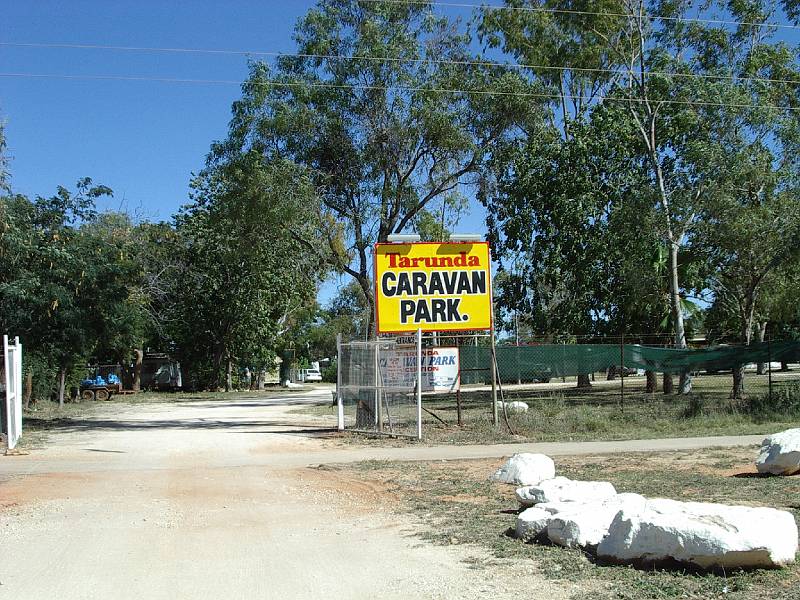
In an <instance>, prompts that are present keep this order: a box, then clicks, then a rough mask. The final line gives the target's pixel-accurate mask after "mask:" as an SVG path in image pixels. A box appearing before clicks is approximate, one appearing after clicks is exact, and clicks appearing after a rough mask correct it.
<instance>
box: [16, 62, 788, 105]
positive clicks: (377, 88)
mask: <svg viewBox="0 0 800 600" xmlns="http://www.w3.org/2000/svg"><path fill="white" fill-rule="evenodd" d="M0 77H20V78H28V79H67V80H93V81H97V80H102V81H148V82H158V83H191V84H227V85H242V84H244V83H248V84H249V85H261V86H268V87H290V88H291V87H311V88H323V89H341V90H344V89H359V90H366V91H403V92H425V93H435V94H466V95H469V94H472V95H476V96H501V97H503V96H505V97H517V98H545V99H551V100H557V99H561V98H562V97H563V98H566V99H569V100H580V101H584V102H591V101H605V100H608V101H619V102H635V103H638V104H642V103H646V102H650V103H653V104H674V105H680V106H708V107H728V108H753V109H762V110H766V109H770V110H788V111H792V112H794V111H800V106H778V105H774V104H747V103H738V102H709V101H705V100H698V101H690V100H653V99H644V98H622V97H617V96H601V95H597V96H579V95H574V94H564V95H563V96H562V95H557V94H542V93H538V92H504V91H498V90H475V89H472V90H470V89H458V88H430V87H425V86H404V85H396V86H383V85H368V84H351V83H348V84H342V83H325V82H304V81H276V80H269V81H257V82H252V81H250V82H244V81H238V80H233V79H181V78H174V77H133V76H125V75H59V74H51V73H9V72H0Z"/></svg>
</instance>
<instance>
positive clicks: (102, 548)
mask: <svg viewBox="0 0 800 600" xmlns="http://www.w3.org/2000/svg"><path fill="white" fill-rule="evenodd" d="M329 398H330V392H329V391H328V390H318V391H316V392H311V393H300V394H281V395H275V396H273V397H268V396H258V397H252V396H250V397H248V395H246V394H245V395H242V396H240V397H238V399H236V400H226V401H195V402H183V403H174V404H146V405H136V406H134V405H106V406H103V407H101V410H99V411H98V412H97V413H96V414H95V415H94V416H92V417H90V418H85V419H80V420H73V421H71V422H69V423H67V424H62V425H61V426H59V428H58V429H57V430H56V431H54V432H53V433H52V435H50V436H49V439H48V441H47V443H46V444H45V445H44V446H43V447H42V448H37V449H34V450H33V451H32V452H31V454H30V455H28V456H18V457H0V540H2V544H3V545H2V548H3V549H2V551H0V556H2V560H0V598H14V599H17V598H19V599H25V600H37V599H47V600H51V599H53V598H59V599H60V600H71V599H87V600H88V599H95V598H102V599H104V600H106V599H108V598H114V599H127V598H136V599H142V598H146V599H148V600H150V599H160V598H169V599H170V600H178V599H183V598H191V599H194V598H214V599H217V598H226V599H231V598H259V599H261V598H281V599H283V598H307V597H311V596H319V595H323V594H324V595H326V596H327V597H330V598H480V597H486V596H491V597H493V598H512V597H514V598H516V597H518V596H519V593H520V591H524V593H525V595H527V596H530V597H544V596H546V597H548V598H549V599H552V600H557V599H558V598H567V597H569V596H570V595H571V591H572V585H573V584H571V583H570V582H566V581H564V582H554V581H552V580H546V579H544V578H543V577H542V576H540V575H537V573H536V565H534V564H531V563H530V562H528V563H511V564H509V563H508V562H505V563H504V564H503V565H502V567H493V566H489V567H486V566H484V567H483V568H480V569H475V568H474V565H475V563H476V562H477V563H479V564H484V565H485V564H486V561H487V560H489V559H490V558H491V557H488V556H486V555H485V554H482V551H480V550H478V549H472V548H468V547H464V546H448V547H442V546H432V545H430V544H427V543H425V542H422V541H421V540H420V538H419V537H418V536H416V535H415V534H416V533H417V532H418V531H419V529H418V527H419V526H418V525H417V524H416V523H415V522H414V521H412V520H411V517H408V516H405V515H403V514H402V513H401V512H400V511H395V510H394V508H395V499H394V498H393V497H391V496H390V495H389V494H387V493H386V492H385V491H384V490H382V489H378V488H371V487H369V486H368V485H367V484H365V483H363V482H362V481H357V480H352V479H347V476H345V475H343V474H341V473H337V472H331V471H328V470H324V469H318V468H314V467H313V465H318V464H322V463H336V462H351V461H356V460H364V459H368V458H376V459H386V460H430V459H458V458H479V457H501V456H504V455H508V454H511V453H513V452H516V451H537V452H548V453H550V454H553V455H566V454H573V455H574V454H597V453H601V452H613V451H626V452H628V451H637V450H640V451H641V450H653V449H662V450H667V449H680V448H683V449H689V448H699V447H709V446H736V445H749V444H752V443H756V442H757V441H759V440H760V436H744V437H740V438H690V439H679V440H647V441H632V442H597V443H583V444H575V443H572V444H569V443H567V444H517V445H510V444H506V445H497V446H460V447H456V446H450V447H426V446H415V445H409V446H406V447H399V448H375V447H363V448H357V447H356V448H353V447H342V446H341V444H339V443H337V442H336V441H335V440H334V439H333V432H332V431H331V430H330V427H331V425H332V423H331V422H330V421H328V420H325V419H321V418H317V419H315V418H313V417H310V416H306V415H298V414H292V412H291V411H292V409H293V408H295V407H296V406H297V405H300V404H304V403H311V402H316V403H320V402H325V401H327V399H329ZM500 533H501V532H498V534H500Z"/></svg>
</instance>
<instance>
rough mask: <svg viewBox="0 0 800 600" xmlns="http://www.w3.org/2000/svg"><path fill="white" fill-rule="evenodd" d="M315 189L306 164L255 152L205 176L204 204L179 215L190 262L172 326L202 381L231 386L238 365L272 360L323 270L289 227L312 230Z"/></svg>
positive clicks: (199, 190) (176, 294) (200, 196)
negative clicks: (285, 328) (266, 160)
mask: <svg viewBox="0 0 800 600" xmlns="http://www.w3.org/2000/svg"><path fill="white" fill-rule="evenodd" d="M313 194H314V190H313V186H312V183H311V180H310V178H309V177H308V176H307V174H305V172H304V170H303V169H302V168H299V167H297V166H296V165H293V164H291V163H288V162H285V161H279V160H276V161H274V162H273V163H271V164H265V163H264V158H263V157H262V156H260V155H258V154H256V153H252V152H251V153H247V154H242V155H240V156H239V157H238V158H237V159H235V160H234V159H233V158H231V159H230V160H229V161H228V162H226V163H225V164H224V165H216V166H211V167H209V168H208V169H206V170H205V171H204V172H203V173H202V174H201V175H200V176H199V177H198V179H197V181H196V182H195V192H194V202H193V203H192V204H190V205H189V206H187V207H186V208H185V209H184V210H183V212H182V213H181V214H180V215H179V216H178V217H177V231H178V233H179V239H180V240H181V244H182V245H183V248H182V252H183V258H182V260H183V265H184V267H183V269H182V271H181V272H180V273H179V274H178V277H177V279H176V281H175V282H174V287H173V290H172V294H171V311H172V314H171V316H170V325H169V329H170V333H171V338H172V339H173V340H174V343H175V344H176V346H177V348H176V350H177V355H178V357H179V358H181V359H182V362H185V363H186V364H187V367H190V368H191V369H192V370H193V371H194V380H195V381H196V384H197V385H201V386H203V387H209V386H210V387H222V386H224V387H225V388H226V389H230V387H231V384H232V375H233V369H234V367H236V365H237V364H241V365H242V366H243V367H244V366H247V367H250V368H257V369H261V368H264V367H266V366H271V364H272V359H273V358H274V355H275V349H276V347H277V345H278V337H279V335H280V334H281V333H282V327H283V324H284V323H285V322H286V320H287V318H288V317H289V315H290V314H291V313H292V312H293V311H295V310H297V309H298V308H300V307H303V306H305V305H306V304H307V303H308V301H309V299H310V297H312V296H313V294H314V293H315V290H316V283H317V282H318V280H319V278H320V277H321V274H322V272H323V270H322V268H321V265H320V262H319V260H318V259H317V257H316V256H315V255H314V254H312V253H310V252H309V251H308V249H307V248H305V247H304V246H303V245H302V244H301V243H300V242H298V241H297V239H296V238H295V237H293V236H291V235H289V234H288V231H289V230H290V229H291V230H292V231H294V232H302V233H303V234H304V235H307V236H310V233H309V232H308V229H309V228H310V227H312V226H313V225H312V224H313V222H314V215H313V214H312V213H311V209H312V207H313Z"/></svg>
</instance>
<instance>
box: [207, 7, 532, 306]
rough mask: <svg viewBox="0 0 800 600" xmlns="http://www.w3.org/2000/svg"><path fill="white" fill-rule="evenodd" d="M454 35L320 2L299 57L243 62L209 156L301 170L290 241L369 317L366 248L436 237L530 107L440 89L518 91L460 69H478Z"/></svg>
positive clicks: (480, 72)
mask: <svg viewBox="0 0 800 600" xmlns="http://www.w3.org/2000/svg"><path fill="white" fill-rule="evenodd" d="M459 29H460V27H459V26H458V24H457V23H453V22H451V21H450V20H448V19H447V18H445V17H441V16H437V15H436V14H435V13H433V12H432V11H431V10H430V8H429V7H427V6H425V5H424V4H415V3H409V4H405V3H386V4H381V3H355V2H352V1H351V0H323V1H320V2H319V3H318V4H317V6H316V7H315V8H313V9H312V10H310V11H309V12H308V13H307V14H306V15H305V16H304V17H303V18H301V19H300V20H299V21H298V23H297V25H296V28H295V40H296V42H297V52H298V53H300V54H299V56H292V57H282V58H280V59H279V60H278V61H277V65H276V66H275V67H274V68H271V67H269V66H268V65H267V64H265V63H260V62H256V63H253V64H251V71H250V77H249V78H248V80H247V82H246V83H245V85H244V86H243V97H242V99H241V100H239V101H237V102H236V103H235V104H234V109H233V119H232V121H231V126H230V131H229V135H228V139H227V140H225V142H223V143H221V144H218V145H217V146H216V147H215V149H214V154H213V157H212V158H213V162H214V164H225V163H227V162H229V161H230V160H231V159H232V157H234V159H235V157H236V156H238V155H240V154H243V153H244V154H247V153H254V154H257V155H258V156H260V157H264V159H265V160H266V162H267V163H270V162H272V161H275V160H288V161H291V162H292V163H294V164H295V165H302V167H303V168H305V169H307V172H308V174H309V177H310V178H311V181H312V182H313V186H314V189H315V191H316V199H317V200H316V202H315V203H314V204H313V207H314V210H315V216H316V218H315V219H314V220H313V221H312V223H313V224H314V226H315V229H313V230H307V231H300V232H294V233H295V236H296V238H297V239H299V240H302V241H303V243H304V244H305V245H306V247H307V249H308V250H309V251H311V252H313V253H315V254H316V255H317V256H318V257H319V258H320V260H322V261H324V262H326V263H327V264H329V265H330V266H331V267H332V268H333V269H334V270H336V271H338V272H340V273H346V274H348V275H349V276H352V277H353V278H354V279H355V280H356V281H357V282H358V285H359V289H360V292H361V293H362V294H363V295H364V300H365V302H366V304H367V305H368V306H370V307H371V306H372V305H373V297H372V293H373V292H372V284H371V273H372V268H371V258H370V254H371V247H372V244H373V243H374V242H376V241H386V239H387V236H388V235H390V234H392V233H400V232H403V231H406V230H409V229H411V228H416V229H417V230H418V231H419V232H420V233H421V234H423V235H425V236H426V237H427V238H438V237H441V236H442V235H443V234H444V233H445V232H444V231H442V230H443V229H444V228H446V227H447V226H448V223H449V222H452V220H453V219H454V218H455V217H456V216H457V215H458V206H459V205H460V204H461V200H460V198H461V196H460V195H459V194H458V192H459V188H460V187H461V186H463V185H469V184H474V183H476V181H477V180H478V179H480V178H481V176H482V175H483V174H484V171H485V169H484V167H485V163H486V161H487V159H488V157H489V156H490V155H491V153H492V151H493V147H494V145H495V144H496V143H497V142H499V140H501V139H502V138H503V136H504V135H506V133H507V132H508V130H509V129H510V127H511V126H512V125H513V124H515V123H517V122H519V120H520V118H521V117H522V116H524V115H526V114H528V113H529V112H530V111H531V109H532V108H535V107H532V106H531V105H530V103H529V102H528V101H527V100H526V99H523V98H518V97H515V96H514V95H509V96H505V97H503V99H502V102H499V101H497V100H496V99H493V98H491V97H487V96H486V95H485V94H470V93H469V92H468V91H465V92H462V93H440V92H437V91H436V90H438V89H442V88H445V89H462V90H470V89H473V88H474V89H486V88H492V89H496V90H499V91H503V92H515V91H518V90H521V89H522V88H523V87H524V86H523V83H522V81H521V80H520V78H519V77H518V76H517V75H516V74H514V73H513V72H510V71H508V70H498V69H490V68H483V67H481V66H480V65H473V64H468V63H471V62H474V60H475V59H476V58H478V57H475V56H473V55H472V52H471V48H470V46H471V40H470V36H469V35H468V34H467V33H465V32H463V31H460V30H459ZM327 56H330V57H331V58H327ZM339 56H348V57H353V56H356V57H381V58H385V59H387V60H380V61H378V60H370V59H368V58H364V59H353V58H348V59H347V60H342V59H340V58H338V57H339ZM429 59H430V60H436V61H441V60H444V61H449V62H447V63H439V64H436V65H434V64H433V63H431V62H429ZM272 81H280V82H285V83H286V85H285V86H284V85H273V84H272V83H270V82H272ZM309 132H313V135H309ZM443 206H444V209H445V213H446V214H445V226H444V227H442V226H441V212H440V211H441V209H442V207H443ZM437 214H438V215H439V217H438V221H439V225H436V219H437V217H436V216H435V215H437Z"/></svg>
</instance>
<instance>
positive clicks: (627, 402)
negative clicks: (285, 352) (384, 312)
mask: <svg viewBox="0 0 800 600" xmlns="http://www.w3.org/2000/svg"><path fill="white" fill-rule="evenodd" d="M424 345H425V346H426V347H427V350H426V349H425V348H423V349H422V356H423V364H427V363H426V360H427V359H426V358H425V353H426V351H427V352H430V351H431V348H430V346H447V347H451V346H456V347H457V348H458V355H459V361H458V362H459V374H458V380H459V385H455V386H453V388H452V391H450V392H445V393H442V392H441V390H439V391H438V392H436V393H434V392H433V391H430V389H429V388H428V387H427V384H423V390H422V393H421V407H420V406H418V405H417V390H416V380H415V377H414V371H415V368H416V367H415V365H416V349H415V348H414V347H409V346H399V345H397V344H396V343H394V342H393V341H392V340H380V341H378V342H352V343H348V344H342V345H341V350H340V354H339V356H340V360H339V372H340V375H339V386H338V387H339V397H340V399H341V408H340V411H341V412H340V423H341V426H340V428H343V429H346V430H348V429H349V430H358V431H366V432H370V433H389V434H392V435H400V436H403V435H408V436H414V437H417V436H416V432H417V431H421V429H422V428H425V429H426V434H425V436H426V438H427V437H429V435H428V432H430V433H433V434H435V435H433V436H432V439H442V440H444V439H448V437H454V436H455V437H457V436H458V435H459V434H458V432H460V431H466V430H470V429H472V430H473V431H474V430H475V429H481V428H485V429H486V430H487V432H488V431H489V430H492V429H494V428H495V427H496V425H497V423H496V422H495V420H494V416H493V415H494V411H493V408H494V407H493V394H492V388H491V380H492V359H491V356H492V350H491V345H490V343H489V339H488V338H487V337H485V336H474V337H470V336H461V337H458V338H455V337H454V338H452V339H451V338H448V337H443V336H440V337H439V338H435V337H432V338H427V337H426V338H424ZM495 352H496V356H497V391H496V397H497V399H498V403H499V406H500V407H501V409H500V411H499V414H500V415H501V416H506V417H508V418H507V419H503V420H504V421H505V422H506V424H507V425H508V426H509V427H508V429H511V430H512V431H513V432H514V433H518V434H521V435H523V436H524V437H526V438H528V439H542V440H545V439H595V438H597V437H600V436H601V435H606V436H607V437H613V436H615V435H616V432H620V434H621V435H625V436H628V437H630V436H639V435H641V436H642V437H652V436H653V435H656V434H658V435H664V436H668V435H680V434H681V432H682V428H689V429H691V431H692V435H694V434H697V435H703V434H707V435H713V434H715V433H717V434H723V433H727V432H728V431H729V430H730V426H731V424H732V423H734V422H735V424H736V427H738V428H739V429H742V428H743V427H744V429H747V424H748V423H751V424H753V432H755V430H756V429H758V427H757V426H758V424H759V423H763V422H768V421H769V422H776V423H777V422H788V423H792V422H796V421H797V420H798V419H800V342H778V341H774V340H770V341H767V342H764V343H760V344H753V345H751V346H730V345H727V346H718V347H712V348H704V349H689V350H675V349H671V348H668V347H665V346H663V345H662V346H657V345H645V344H631V343H628V342H627V341H626V340H625V339H623V338H621V337H620V338H619V339H618V340H615V342H612V343H591V344H575V343H567V344H548V343H541V344H531V345H508V344H500V345H498V346H497V347H496V349H495ZM392 365H393V366H392ZM392 369H394V371H395V373H394V375H390V376H387V373H391V372H392ZM398 370H400V371H402V372H403V373H404V375H403V374H400V375H398V373H397V372H396V371H398ZM502 402H506V403H507V404H505V407H506V408H507V409H509V410H506V411H503V410H502V407H503V406H504V405H503V404H502ZM519 402H522V403H524V404H525V406H524V407H523V406H521V405H520V404H516V403H519ZM504 413H505V415H504ZM726 427H728V429H726ZM626 428H627V429H628V431H626ZM715 428H716V429H715ZM687 430H688V429H687ZM748 431H749V429H748ZM477 439H478V438H476V440H477ZM486 439H489V437H488V436H487V438H486Z"/></svg>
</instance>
